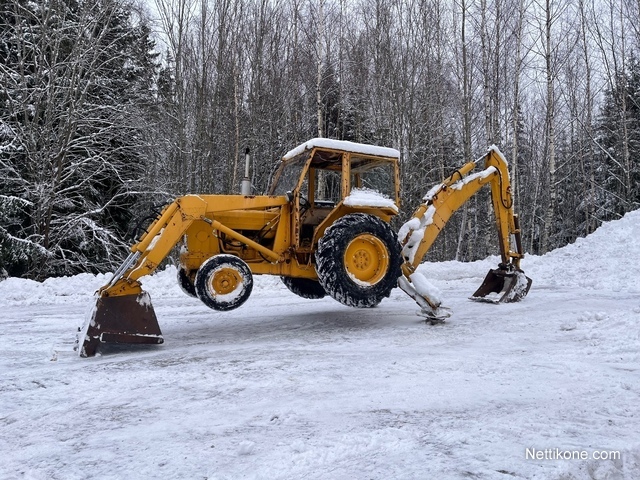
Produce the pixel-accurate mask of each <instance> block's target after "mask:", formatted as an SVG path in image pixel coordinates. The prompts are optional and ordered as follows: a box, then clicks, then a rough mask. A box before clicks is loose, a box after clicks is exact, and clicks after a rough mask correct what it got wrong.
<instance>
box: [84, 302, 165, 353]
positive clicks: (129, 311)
mask: <svg viewBox="0 0 640 480" xmlns="http://www.w3.org/2000/svg"><path fill="white" fill-rule="evenodd" d="M163 342H164V339H163V338H162V332H161V331H160V326H159V325H158V319H157V318H156V314H155V311H154V310H153V307H152V306H151V299H150V297H149V294H148V293H147V292H141V293H139V294H134V295H122V296H114V297H105V296H103V297H98V300H97V302H96V306H95V308H94V309H93V312H92V313H91V315H90V317H89V318H87V320H86V321H85V324H84V326H83V327H82V328H81V329H80V330H79V333H78V354H79V355H80V356H81V357H93V356H94V355H95V354H96V349H97V348H98V346H99V345H100V344H101V343H118V344H153V345H158V344H161V343H163Z"/></svg>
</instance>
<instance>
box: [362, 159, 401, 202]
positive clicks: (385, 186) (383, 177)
mask: <svg viewBox="0 0 640 480" xmlns="http://www.w3.org/2000/svg"><path fill="white" fill-rule="evenodd" d="M351 188H352V189H353V188H360V189H367V190H374V191H376V192H378V193H380V194H382V195H383V196H384V197H386V198H389V199H391V200H395V198H396V191H395V170H394V167H393V164H392V163H390V162H370V161H365V160H361V159H357V158H356V159H353V160H352V163H351Z"/></svg>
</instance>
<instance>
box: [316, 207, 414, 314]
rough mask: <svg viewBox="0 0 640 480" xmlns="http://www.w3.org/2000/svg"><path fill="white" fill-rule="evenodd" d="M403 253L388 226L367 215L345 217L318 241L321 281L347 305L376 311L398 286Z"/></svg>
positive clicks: (317, 263) (333, 294)
mask: <svg viewBox="0 0 640 480" xmlns="http://www.w3.org/2000/svg"><path fill="white" fill-rule="evenodd" d="M400 250H401V249H400V244H399V243H398V239H397V236H396V234H395V232H394V231H393V230H392V229H391V227H390V226H389V224H388V223H386V222H384V221H383V220H381V219H380V218H378V217H376V216H374V215H367V214H364V213H353V214H349V215H345V216H344V217H342V218H340V219H338V220H336V222H335V223H334V224H333V225H332V226H331V227H330V228H329V229H327V231H326V232H325V234H324V235H323V237H322V238H321V239H320V240H319V241H318V249H317V251H316V271H317V273H318V280H319V282H320V284H321V285H322V287H323V288H324V290H325V291H326V292H327V293H328V294H329V295H331V296H332V297H333V298H334V299H335V300H337V301H338V302H340V303H342V304H344V305H347V306H349V307H358V308H369V307H375V306H376V305H378V304H379V303H380V302H381V301H382V299H383V298H385V297H388V296H389V294H390V293H391V290H393V288H395V287H396V286H397V285H398V277H399V276H400V265H401V263H402V256H401V253H400Z"/></svg>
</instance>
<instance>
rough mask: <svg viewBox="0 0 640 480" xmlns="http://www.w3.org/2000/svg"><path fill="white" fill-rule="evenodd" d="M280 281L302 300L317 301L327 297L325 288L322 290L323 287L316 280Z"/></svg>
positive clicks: (296, 279)
mask: <svg viewBox="0 0 640 480" xmlns="http://www.w3.org/2000/svg"><path fill="white" fill-rule="evenodd" d="M280 280H282V283H284V284H285V285H286V287H287V288H288V289H289V290H291V291H292V292H293V293H295V294H296V295H298V296H299V297H302V298H308V299H310V300H315V299H318V298H324V296H325V295H326V292H325V291H324V288H322V285H320V283H319V282H317V281H316V280H310V279H308V278H293V277H280Z"/></svg>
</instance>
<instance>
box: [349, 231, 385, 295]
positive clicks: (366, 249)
mask: <svg viewBox="0 0 640 480" xmlns="http://www.w3.org/2000/svg"><path fill="white" fill-rule="evenodd" d="M344 264H345V267H346V269H347V271H348V272H349V274H350V275H351V277H352V278H355V279H356V280H358V281H360V282H363V283H366V284H369V285H375V284H376V283H377V282H379V281H380V280H381V279H382V278H383V277H384V275H385V273H386V272H387V270H388V268H389V254H388V252H387V248H386V246H385V244H384V242H382V240H380V239H379V238H378V237H376V236H374V235H371V234H368V233H367V234H362V235H358V236H357V237H356V238H354V239H353V240H352V241H351V242H350V243H349V245H347V249H346V251H345V255H344Z"/></svg>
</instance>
